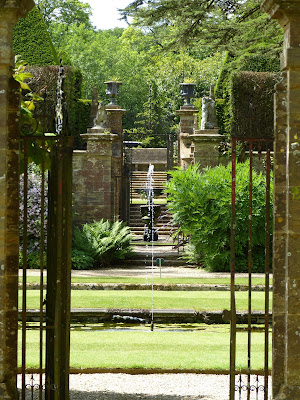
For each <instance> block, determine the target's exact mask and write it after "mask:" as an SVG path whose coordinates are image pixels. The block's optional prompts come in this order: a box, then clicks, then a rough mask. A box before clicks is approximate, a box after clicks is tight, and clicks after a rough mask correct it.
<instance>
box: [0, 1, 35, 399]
mask: <svg viewBox="0 0 300 400" xmlns="http://www.w3.org/2000/svg"><path fill="white" fill-rule="evenodd" d="M33 6H34V3H33V1H31V0H23V1H21V0H10V1H8V0H4V1H1V2H0V398H1V399H3V400H8V399H17V397H18V395H17V389H16V372H17V332H18V264H19V214H18V210H19V201H18V199H19V117H20V104H19V87H18V85H17V84H16V83H15V82H14V80H13V79H12V66H13V64H14V54H13V50H12V30H13V27H14V25H15V24H16V22H17V21H18V18H19V17H20V16H25V15H26V13H27V12H28V11H30V9H31V8H32V7H33Z"/></svg>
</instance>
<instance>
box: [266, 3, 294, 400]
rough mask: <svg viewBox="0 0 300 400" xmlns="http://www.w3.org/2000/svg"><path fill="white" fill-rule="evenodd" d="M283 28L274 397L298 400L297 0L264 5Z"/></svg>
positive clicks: (277, 116)
mask: <svg viewBox="0 0 300 400" xmlns="http://www.w3.org/2000/svg"><path fill="white" fill-rule="evenodd" d="M263 8H264V9H265V11H267V12H268V13H269V14H270V15H271V17H272V18H275V19H278V21H279V23H280V24H281V25H282V26H283V28H284V47H283V54H282V58H281V68H282V70H283V71H284V73H283V80H282V82H280V83H279V84H278V85H277V93H276V110H275V151H274V171H275V173H274V175H275V202H274V204H275V215H274V252H273V254H274V256H273V257H274V267H273V268H274V271H273V274H274V275H273V276H274V306H273V307H274V327H273V369H272V374H273V398H274V399H275V400H283V399H286V400H287V399H288V400H296V399H300V308H299V299H300V195H299V193H300V168H299V167H300V134H299V131H300V48H299V43H300V0H297V1H296V0H294V1H292V0H289V1H280V0H267V1H265V2H264V3H263Z"/></svg>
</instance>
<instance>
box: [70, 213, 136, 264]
mask: <svg viewBox="0 0 300 400" xmlns="http://www.w3.org/2000/svg"><path fill="white" fill-rule="evenodd" d="M131 239H132V236H131V233H130V229H129V227H128V226H126V225H125V224H124V223H122V222H119V221H116V222H113V223H111V222H109V221H107V220H104V219H101V220H100V221H94V222H93V223H91V224H84V225H83V227H82V229H79V228H78V227H75V229H74V230H73V249H76V250H77V251H81V252H83V253H85V254H86V255H87V256H89V257H90V258H92V259H93V261H94V265H101V266H106V265H110V264H111V263H112V262H113V261H116V260H122V259H124V258H125V257H126V256H128V255H129V254H131V253H132V249H131V245H130V241H131Z"/></svg>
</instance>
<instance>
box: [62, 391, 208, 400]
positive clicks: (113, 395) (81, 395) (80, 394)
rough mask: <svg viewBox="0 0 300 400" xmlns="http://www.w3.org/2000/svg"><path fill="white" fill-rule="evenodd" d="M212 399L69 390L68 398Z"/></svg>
mask: <svg viewBox="0 0 300 400" xmlns="http://www.w3.org/2000/svg"><path fill="white" fill-rule="evenodd" d="M83 398H84V400H201V399H202V400H213V399H214V397H207V396H178V395H174V394H156V395H151V394H144V393H142V394H140V393H134V394H132V393H116V392H107V391H104V392H102V391H99V392H86V391H82V392H79V391H76V390H71V391H70V400H77V399H83Z"/></svg>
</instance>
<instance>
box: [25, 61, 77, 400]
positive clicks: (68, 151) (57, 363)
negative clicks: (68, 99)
mask: <svg viewBox="0 0 300 400" xmlns="http://www.w3.org/2000/svg"><path fill="white" fill-rule="evenodd" d="M64 78H65V75H64V68H63V65H62V63H61V65H60V67H59V71H58V79H57V90H56V108H55V112H56V124H55V125H56V126H55V130H56V135H49V134H48V135H42V136H26V137H23V138H22V140H21V145H23V154H24V159H23V166H24V197H23V202H24V203H23V204H24V210H23V213H24V214H23V248H22V253H23V270H22V321H21V331H22V360H21V361H22V367H21V375H22V389H21V399H22V400H25V398H26V392H28V390H29V391H30V392H31V398H33V392H34V391H38V393H39V396H38V397H39V400H42V399H43V398H45V400H68V399H69V368H70V319H71V252H72V152H73V146H72V145H73V140H72V139H73V138H72V137H70V136H68V129H67V124H66V119H65V118H64V115H65V113H66V110H65V101H64V91H63V84H64ZM35 150H37V151H38V154H39V157H38V158H39V165H40V168H41V181H40V191H41V203H40V210H41V213H40V260H39V261H40V281H39V292H40V296H39V298H40V301H39V309H38V310H28V308H27V267H28V263H27V257H28V254H29V251H28V166H29V161H30V157H31V156H32V154H34V152H35ZM46 170H47V171H48V188H47V190H46ZM46 197H47V199H48V215H47V227H46V231H45V216H44V213H45V200H46ZM46 232H47V240H45V237H46V235H45V233H46ZM44 253H46V264H45V262H44ZM44 272H45V273H46V274H47V280H46V282H45V281H44ZM45 291H46V296H44V292H45ZM44 307H45V308H44ZM30 320H34V321H36V320H38V330H39V368H37V369H35V370H32V369H29V368H27V363H26V358H27V357H26V356H27V341H26V339H27V331H28V329H30ZM33 372H34V373H37V374H38V375H39V380H38V383H36V382H35V381H34V378H33V375H32V376H31V379H30V383H26V374H28V373H32V374H33Z"/></svg>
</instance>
